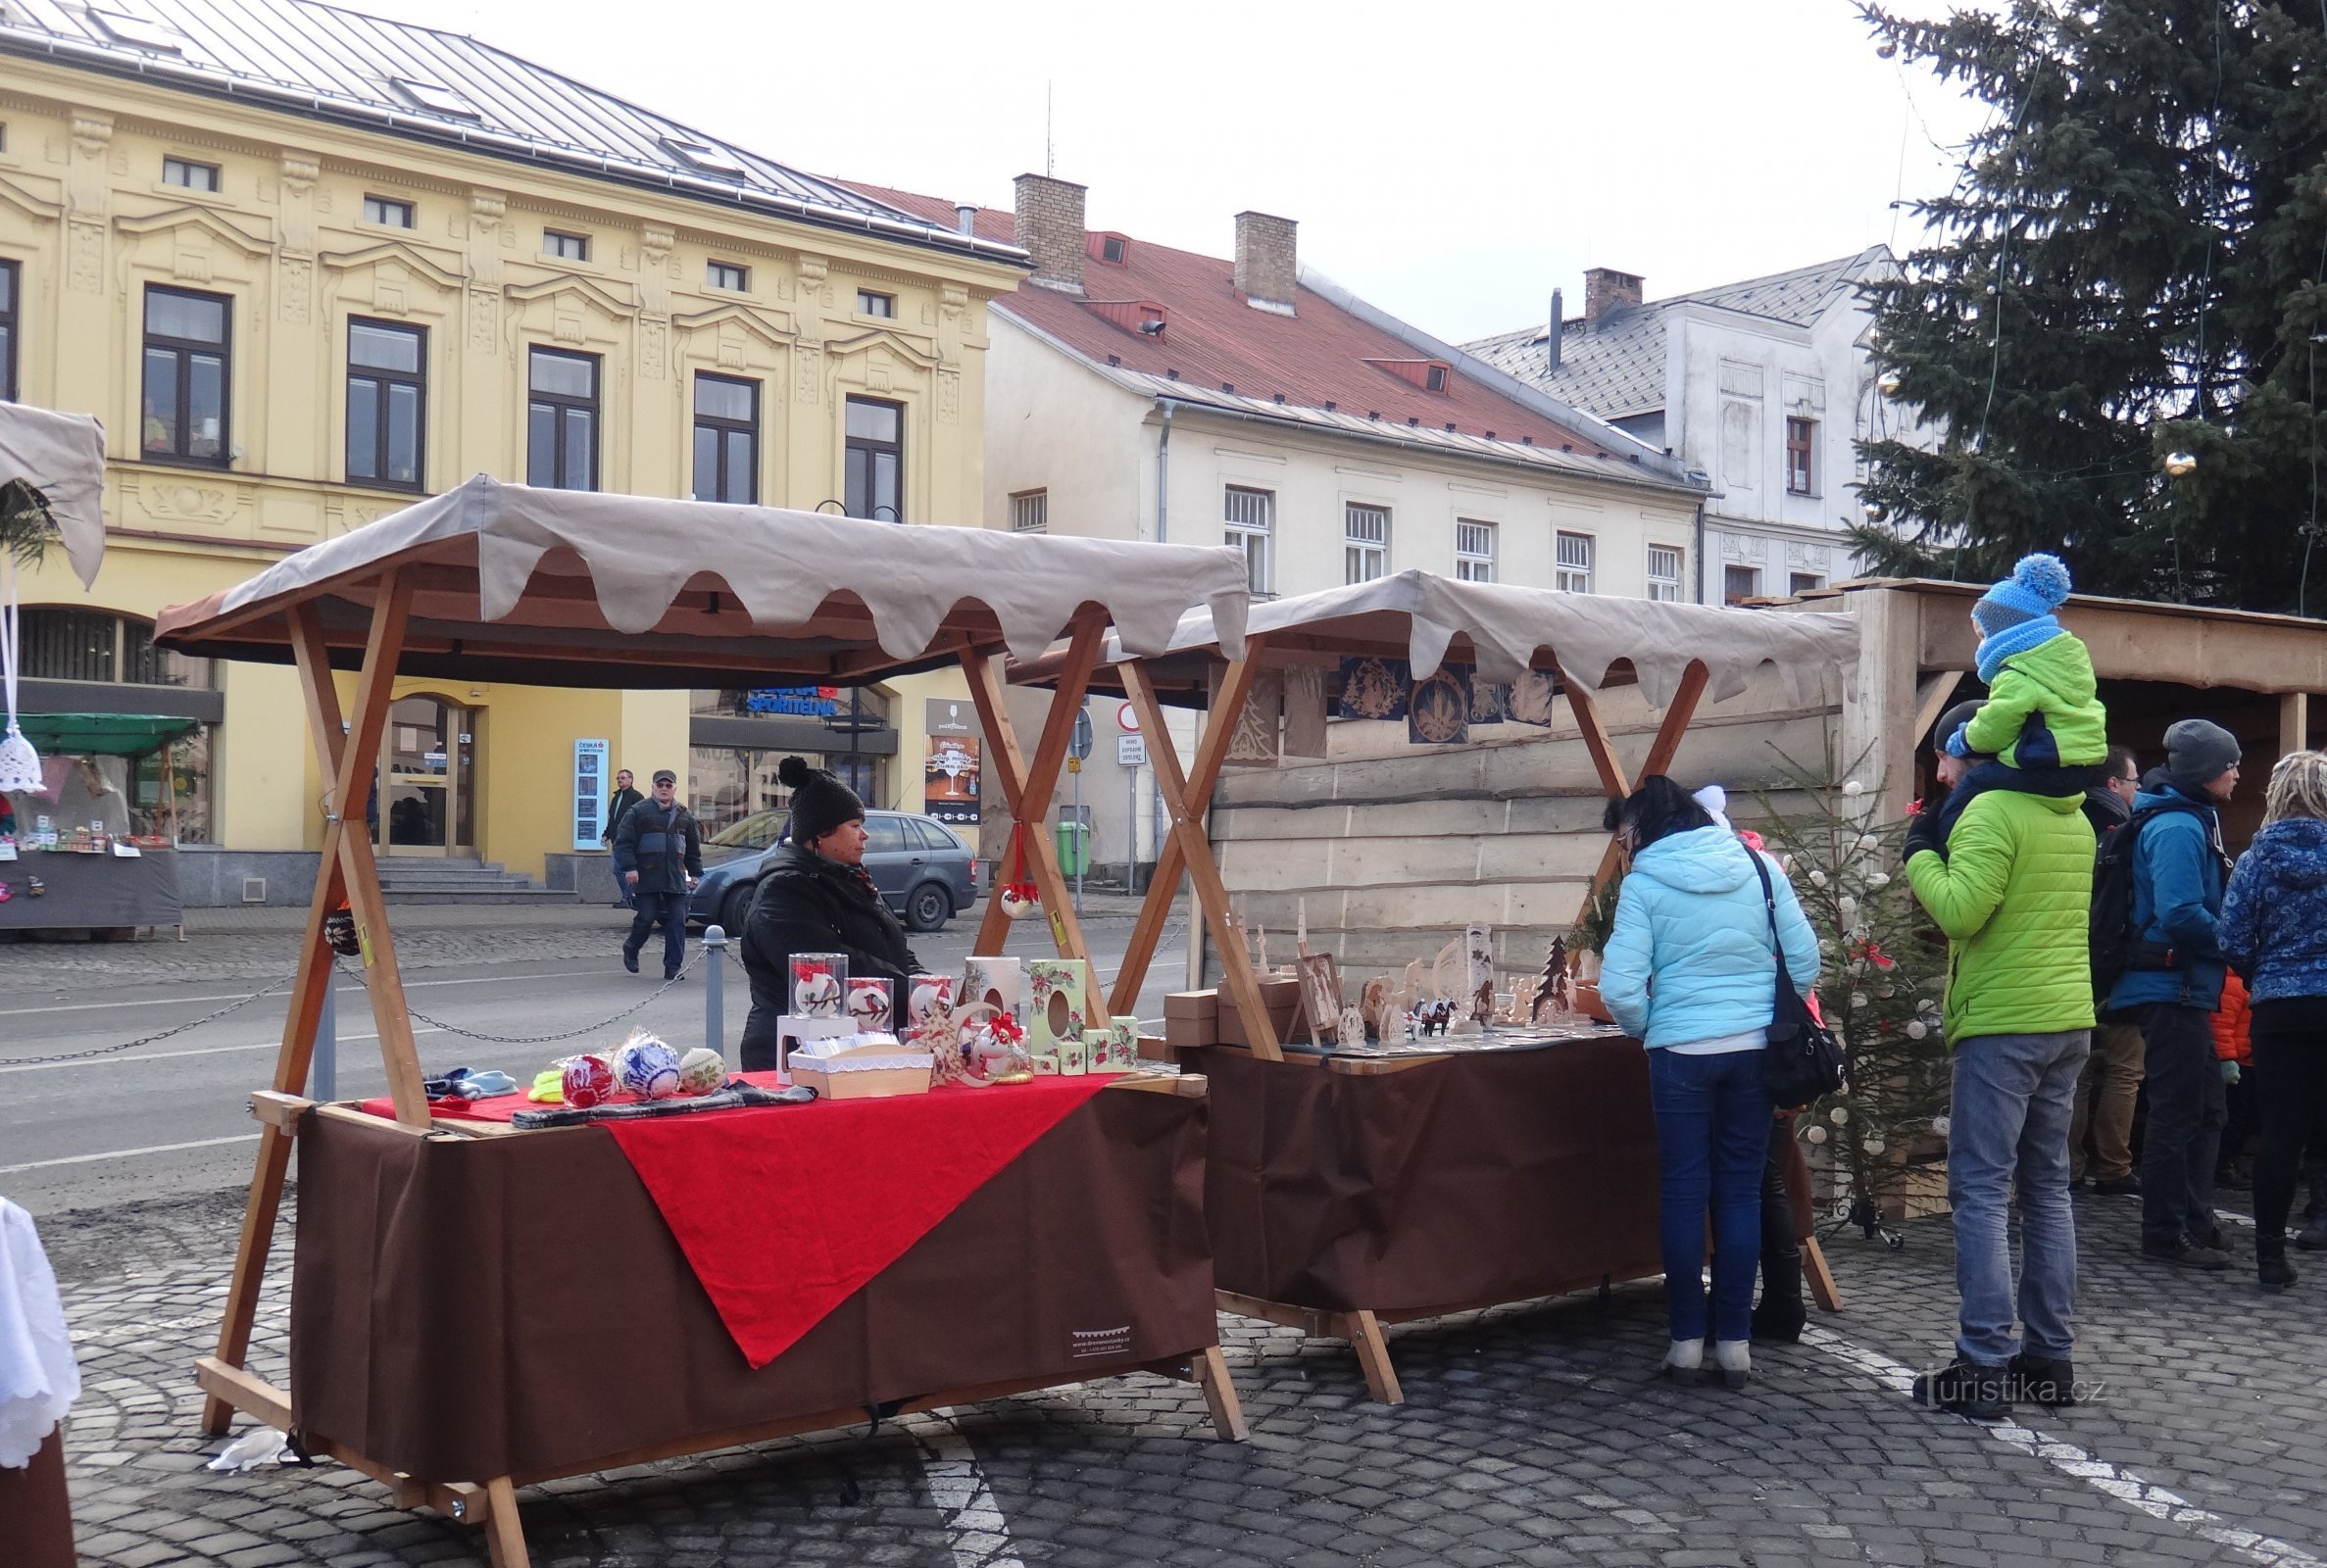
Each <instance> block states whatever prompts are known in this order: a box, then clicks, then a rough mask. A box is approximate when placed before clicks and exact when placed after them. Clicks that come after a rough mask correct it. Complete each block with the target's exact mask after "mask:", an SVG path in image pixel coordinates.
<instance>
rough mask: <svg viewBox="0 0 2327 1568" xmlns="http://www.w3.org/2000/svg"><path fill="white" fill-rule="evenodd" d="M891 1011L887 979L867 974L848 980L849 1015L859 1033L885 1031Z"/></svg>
mask: <svg viewBox="0 0 2327 1568" xmlns="http://www.w3.org/2000/svg"><path fill="white" fill-rule="evenodd" d="M891 1012H892V1007H891V1004H890V999H889V982H888V981H886V980H883V979H879V978H877V977H874V976H870V975H867V976H866V977H864V978H863V979H858V980H851V981H850V982H849V1017H850V1019H851V1020H852V1021H854V1022H855V1024H856V1026H857V1030H858V1032H859V1033H861V1034H883V1033H886V1032H887V1030H888V1027H889V1019H890V1015H891Z"/></svg>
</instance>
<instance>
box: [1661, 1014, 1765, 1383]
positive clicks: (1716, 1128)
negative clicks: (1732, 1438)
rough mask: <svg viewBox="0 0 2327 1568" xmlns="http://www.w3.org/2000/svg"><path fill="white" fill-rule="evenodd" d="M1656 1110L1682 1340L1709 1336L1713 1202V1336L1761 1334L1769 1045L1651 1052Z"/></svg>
mask: <svg viewBox="0 0 2327 1568" xmlns="http://www.w3.org/2000/svg"><path fill="white" fill-rule="evenodd" d="M1649 1099H1650V1103H1652V1104H1653V1105H1654V1106H1655V1107H1656V1111H1657V1165H1658V1176H1659V1182H1658V1198H1659V1233H1660V1235H1661V1238H1662V1241H1663V1249H1664V1310H1665V1314H1666V1316H1668V1317H1669V1318H1670V1319H1671V1322H1672V1326H1671V1330H1670V1332H1671V1335H1672V1337H1673V1338H1674V1339H1676V1340H1702V1339H1704V1338H1705V1329H1706V1309H1705V1214H1706V1209H1707V1208H1708V1206H1709V1207H1710V1208H1711V1210H1712V1230H1713V1296H1712V1337H1713V1338H1714V1339H1716V1340H1744V1339H1751V1338H1752V1337H1753V1317H1754V1272H1755V1270H1756V1269H1757V1268H1758V1267H1759V1265H1760V1262H1761V1168H1762V1166H1763V1164H1764V1163H1766V1161H1767V1159H1768V1152H1769V1116H1770V1104H1769V1092H1768V1091H1767V1090H1765V1089H1763V1088H1762V1087H1761V1053H1760V1052H1758V1051H1728V1052H1723V1053H1721V1054H1719V1055H1713V1056H1691V1055H1680V1054H1674V1053H1673V1052H1670V1051H1664V1050H1660V1049H1659V1050H1656V1051H1652V1052H1650V1053H1649Z"/></svg>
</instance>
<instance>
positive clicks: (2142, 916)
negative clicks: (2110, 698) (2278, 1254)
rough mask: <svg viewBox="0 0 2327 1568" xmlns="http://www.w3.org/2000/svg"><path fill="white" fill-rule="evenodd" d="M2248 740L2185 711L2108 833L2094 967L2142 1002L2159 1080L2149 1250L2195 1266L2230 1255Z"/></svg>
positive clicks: (2151, 1130) (2150, 1070)
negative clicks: (2231, 1107)
mask: <svg viewBox="0 0 2327 1568" xmlns="http://www.w3.org/2000/svg"><path fill="white" fill-rule="evenodd" d="M2238 761H2239V746H2238V737H2237V736H2235V735H2233V734H2231V733H2230V732H2229V731H2228V730H2226V729H2224V728H2223V727H2222V726H2221V725H2219V724H2214V723H2209V722H2208V721H2206V720H2205V719H2203V718H2185V719H2183V720H2182V721H2181V722H2179V723H2177V724H2175V725H2174V726H2173V727H2172V728H2170V729H2168V730H2167V731H2166V732H2165V769H2164V774H2163V776H2162V777H2161V778H2159V777H2155V776H2153V779H2152V783H2153V784H2154V788H2153V789H2150V790H2147V791H2144V792H2143V793H2142V795H2141V796H2140V797H2138V798H2137V799H2136V800H2135V802H2134V807H2133V815H2132V817H2131V819H2130V820H2128V821H2127V822H2126V824H2125V825H2124V826H2123V827H2121V828H2119V829H2118V830H2117V831H2116V832H2115V833H2114V834H2112V835H2111V836H2110V841H2109V847H2108V850H2107V852H2106V853H2105V854H2104V856H2103V857H2102V859H2101V866H2100V870H2099V873H2098V879H2099V892H2098V894H2097V896H2096V898H2095V901H2094V923H2093V962H2094V970H2095V975H2096V978H2098V979H2102V980H2106V981H2109V982H2110V984H2109V989H2108V1003H2107V1010H2108V1011H2109V1012H2111V1013H2121V1012H2127V1011H2132V1010H2134V1009H2139V1016H2140V1019H2141V1034H2142V1047H2143V1056H2144V1062H2145V1071H2146V1072H2147V1074H2148V1077H2149V1084H2150V1119H2149V1127H2148V1130H2147V1131H2146V1132H2145V1133H2144V1134H2143V1138H2142V1166H2141V1250H2142V1255H2143V1256H2145V1257H2152V1258H2155V1259H2157V1260H2159V1261H2160V1262H2166V1263H2175V1264H2179V1265H2180V1266H2182V1267H2184V1268H2198V1269H2208V1270H2217V1269H2225V1268H2228V1267H2229V1266H2230V1253H2229V1251H2228V1250H2226V1249H2225V1248H2224V1246H2223V1237H2222V1227H2221V1226H2220V1225H2219V1224H2217V1223H2216V1222H2215V1220H2214V1156H2215V1154H2216V1152H2218V1150H2219V1147H2220V1144H2221V1138H2222V1120H2223V1113H2224V1102H2223V1095H2222V1089H2223V1084H2222V1072H2221V1068H2220V1067H2219V1066H2218V1065H2216V1063H2215V1059H2214V1032H2213V1013H2214V1011H2215V1009H2217V1008H2218V1007H2220V1006H2221V1005H2222V976H2223V974H2224V972H2225V970H2226V964H2225V962H2224V959H2223V957H2222V949H2221V947H2220V944H2219V941H2218V939H2217V936H2216V931H2215V922H2216V920H2217V919H2218V918H2219V916H2220V915H2221V912H2222V890H2223V887H2224V885H2225V883H2226V882H2227V880H2228V876H2229V869H2230V858H2229V857H2228V856H2227V855H2226V854H2224V853H2223V850H2222V818H2221V813H2220V811H2219V810H2218V808H2219V807H2220V805H2221V803H2223V802H2224V801H2227V800H2229V799H2230V796H2231V792H2232V791H2234V790H2235V789H2237V788H2238ZM2120 888H2122V889H2123V891H2122V892H2120V891H2119V890H2120Z"/></svg>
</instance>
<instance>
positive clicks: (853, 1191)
mask: <svg viewBox="0 0 2327 1568" xmlns="http://www.w3.org/2000/svg"><path fill="white" fill-rule="evenodd" d="M751 1076H752V1078H753V1079H754V1080H755V1081H757V1082H762V1083H768V1084H772V1083H773V1082H774V1075H773V1074H772V1073H757V1074H752V1075H751ZM1109 1082H1111V1080H1110V1079H1109V1078H1107V1077H1102V1076H1098V1075H1089V1076H1082V1077H1059V1078H1037V1079H1036V1080H1034V1082H1032V1083H1029V1084H1015V1085H1003V1086H995V1087H989V1088H981V1089H966V1088H954V1089H938V1090H933V1091H931V1092H930V1093H928V1094H926V1095H899V1096H895V1097H892V1098H888V1099H879V1100H831V1101H818V1102H817V1103H815V1104H811V1105H786V1106H780V1107H767V1108H758V1109H740V1110H712V1111H704V1112H701V1113H699V1114H693V1115H683V1116H670V1117H666V1118H661V1119H656V1120H642V1121H617V1122H608V1123H605V1124H604V1126H603V1128H602V1129H601V1130H603V1131H605V1132H608V1133H611V1134H612V1135H613V1136H614V1140H615V1144H616V1146H617V1147H618V1148H619V1149H620V1150H621V1152H622V1156H623V1157H624V1158H625V1159H627V1160H628V1161H629V1162H630V1167H631V1169H632V1170H634V1171H635V1172H637V1174H638V1179H639V1181H640V1182H641V1183H642V1184H643V1185H644V1186H645V1187H646V1190H647V1193H648V1196H650V1197H651V1198H653V1200H654V1201H655V1207H656V1208H657V1210H659V1211H660V1212H661V1214H662V1216H663V1222H664V1223H665V1224H666V1225H668V1226H669V1228H670V1234H671V1236H672V1238H673V1239H675V1240H676V1241H677V1243H678V1245H679V1250H681V1251H683V1252H684V1253H685V1254H686V1258H687V1263H688V1265H689V1266H690V1267H691V1268H692V1269H693V1270H694V1271H695V1277H696V1279H697V1280H699V1281H700V1282H701V1283H702V1285H703V1289H704V1292H705V1294H707V1295H708V1296H709V1297H710V1298H711V1300H712V1304H713V1305H714V1306H715V1307H717V1308H718V1314H719V1320H720V1321H721V1322H723V1323H724V1324H726V1326H727V1331H728V1333H730V1334H731V1335H733V1336H734V1338H735V1344H736V1347H737V1348H739V1349H741V1350H742V1351H743V1354H744V1358H745V1359H746V1360H747V1361H749V1362H750V1363H751V1365H752V1366H754V1367H760V1366H765V1365H767V1363H768V1362H769V1361H771V1360H773V1359H774V1358H775V1357H776V1356H778V1355H780V1354H782V1353H783V1352H784V1351H785V1350H787V1349H789V1348H791V1347H792V1346H793V1345H794V1344H795V1343H797V1342H798V1340H799V1339H800V1337H801V1336H802V1335H804V1334H806V1333H807V1332H808V1331H809V1330H810V1329H812V1328H814V1327H816V1325H817V1322H818V1321H819V1320H821V1319H822V1318H823V1317H824V1315H825V1314H826V1313H828V1312H830V1311H831V1310H832V1309H833V1308H834V1307H836V1306H838V1305H839V1304H840V1303H841V1302H842V1301H844V1300H846V1299H848V1298H849V1297H850V1296H852V1295H853V1294H855V1293H856V1292H857V1291H858V1290H860V1289H862V1288H863V1287H864V1285H865V1283H866V1281H868V1280H870V1279H871V1278H872V1277H873V1276H874V1275H875V1274H878V1273H879V1272H880V1271H881V1270H882V1269H884V1268H886V1267H888V1266H889V1265H890V1264H891V1263H893V1262H895V1261H896V1260H897V1259H898V1258H899V1257H901V1256H903V1255H904V1253H905V1251H906V1250H907V1249H909V1248H911V1247H912V1246H913V1245H914V1244H915V1243H916V1242H917V1241H919V1240H920V1239H921V1238H922V1237H923V1236H925V1235H927V1234H928V1233H929V1231H930V1229H931V1228H932V1227H934V1226H935V1225H936V1224H937V1222H938V1221H940V1220H942V1219H944V1218H945V1217H946V1216H947V1215H948V1214H951V1213H952V1212H953V1211H954V1210H955V1209H956V1208H958V1207H960V1206H961V1204H962V1202H963V1201H964V1200H965V1199H966V1198H967V1197H968V1196H969V1195H970V1194H971V1193H973V1192H975V1191H977V1189H978V1188H980V1187H982V1186H984V1185H985V1184H986V1182H988V1181H989V1180H991V1179H992V1178H993V1177H994V1175H995V1174H996V1173H997V1172H999V1171H1000V1170H1001V1169H1002V1167H1003V1166H1005V1165H1007V1164H1009V1163H1010V1162H1011V1161H1012V1160H1014V1159H1015V1158H1017V1157H1018V1155H1020V1154H1021V1153H1023V1152H1025V1151H1026V1150H1027V1149H1028V1148H1029V1147H1030V1146H1031V1145H1032V1144H1033V1143H1034V1142H1035V1140H1037V1139H1039V1138H1041V1137H1042V1135H1043V1134H1045V1133H1047V1132H1049V1131H1050V1130H1051V1129H1052V1128H1053V1127H1055V1126H1057V1125H1058V1124H1059V1122H1060V1121H1061V1120H1062V1119H1064V1117H1065V1116H1066V1115H1067V1114H1069V1113H1070V1112H1072V1111H1073V1110H1074V1109H1075V1108H1076V1107H1077V1106H1079V1105H1081V1104H1082V1103H1084V1102H1085V1101H1087V1100H1088V1099H1090V1097H1091V1096H1092V1095H1094V1094H1096V1093H1098V1092H1099V1091H1100V1090H1101V1089H1104V1088H1105V1087H1106V1086H1107V1085H1108V1083H1109ZM364 1108H365V1109H366V1110H368V1111H370V1112H371V1113H372V1114H374V1115H379V1116H387V1117H391V1118H392V1117H393V1116H394V1114H395V1107H394V1105H393V1104H392V1103H390V1102H388V1101H386V1100H368V1101H366V1102H364ZM525 1108H527V1102H526V1100H525V1098H524V1096H522V1095H503V1096H501V1097H499V1098H497V1099H493V1100H479V1101H474V1102H460V1103H458V1104H457V1106H453V1105H448V1106H443V1107H437V1114H439V1115H454V1116H459V1115H462V1114H466V1116H467V1117H468V1118H470V1119H472V1120H480V1121H504V1122H505V1121H507V1120H509V1118H510V1116H511V1115H512V1114H514V1113H515V1112H517V1111H520V1110H523V1109H525Z"/></svg>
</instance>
